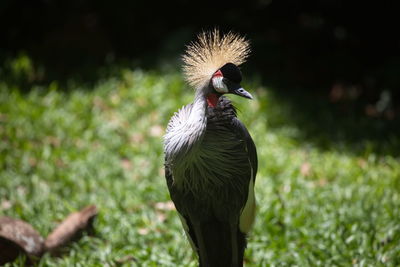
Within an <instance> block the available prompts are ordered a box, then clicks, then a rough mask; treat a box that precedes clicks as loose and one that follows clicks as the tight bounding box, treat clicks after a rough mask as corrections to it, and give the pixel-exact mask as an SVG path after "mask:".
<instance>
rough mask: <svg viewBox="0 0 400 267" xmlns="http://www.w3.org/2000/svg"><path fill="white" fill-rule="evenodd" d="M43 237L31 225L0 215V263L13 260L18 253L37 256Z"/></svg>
mask: <svg viewBox="0 0 400 267" xmlns="http://www.w3.org/2000/svg"><path fill="white" fill-rule="evenodd" d="M43 244H44V241H43V238H42V236H41V235H40V234H39V233H38V232H37V231H36V230H35V229H33V227H32V226H31V225H30V224H28V223H26V222H24V221H22V220H18V219H13V218H10V217H6V216H4V217H0V265H2V264H5V263H6V262H9V261H13V260H14V259H15V258H16V257H18V255H19V254H20V253H23V254H26V255H27V256H28V257H30V258H31V257H39V256H41V255H42V253H43Z"/></svg>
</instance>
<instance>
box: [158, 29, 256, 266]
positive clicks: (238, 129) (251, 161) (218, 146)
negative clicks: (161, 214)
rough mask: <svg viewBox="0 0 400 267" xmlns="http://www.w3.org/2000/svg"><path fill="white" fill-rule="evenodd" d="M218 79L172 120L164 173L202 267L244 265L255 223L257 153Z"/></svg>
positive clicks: (230, 72)
mask: <svg viewBox="0 0 400 267" xmlns="http://www.w3.org/2000/svg"><path fill="white" fill-rule="evenodd" d="M215 38H216V37H215V36H214V39H215ZM214 39H213V40H214ZM226 63H228V62H226ZM228 64H232V63H228ZM232 65H233V64H232ZM219 67H220V68H221V67H222V66H219ZM231 67H232V66H231V65H228V67H225V69H224V68H221V70H222V72H221V75H222V73H224V74H226V75H225V76H231V79H233V80H234V75H235V71H237V70H236V69H232V70H230V69H229V68H231ZM232 68H234V67H232ZM215 71H217V70H214V72H215ZM218 77H219V76H218V75H215V74H214V75H213V76H211V77H210V79H209V82H208V83H207V82H205V83H203V85H202V86H200V88H198V89H197V90H196V95H195V99H194V102H193V103H192V104H189V105H187V106H184V107H183V108H182V109H181V110H179V112H177V113H175V115H174V116H173V117H172V118H171V120H170V122H169V124H168V127H167V133H166V135H165V141H164V145H165V171H166V179H167V185H168V188H169V191H170V195H171V198H172V200H173V202H174V204H175V206H176V209H177V211H178V212H179V214H180V218H181V220H182V224H183V226H184V228H185V231H186V233H187V235H188V237H189V239H190V242H191V245H192V247H193V249H194V250H195V251H196V252H197V253H198V255H199V260H200V266H204V267H214V266H215V267H217V266H219V267H225V266H226V267H236V266H242V265H243V254H244V249H245V247H246V234H247V232H248V231H249V230H250V228H251V225H252V223H253V220H254V213H255V197H254V182H255V175H256V172H257V154H256V149H255V145H254V143H253V141H252V139H251V137H250V135H249V133H248V131H247V130H246V128H245V127H244V125H243V124H242V123H241V122H240V121H239V120H238V119H237V117H236V110H235V108H234V107H233V105H232V104H231V102H230V101H229V100H228V99H227V98H225V97H224V96H222V93H220V92H219V91H220V88H217V89H218V90H217V91H216V88H215V86H213V85H215V84H217V82H218V80H217V81H213V80H211V78H218ZM240 78H241V77H240ZM235 88H236V87H235ZM236 89H237V90H239V89H241V90H243V89H242V88H236ZM243 91H244V90H243ZM243 91H241V93H243ZM244 92H246V91H244ZM246 93H247V92H246ZM238 94H239V93H238ZM243 94H244V93H243ZM247 94H248V93H247ZM245 97H249V98H250V97H251V95H250V94H248V95H245Z"/></svg>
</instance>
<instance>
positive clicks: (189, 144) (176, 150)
mask: <svg viewBox="0 0 400 267" xmlns="http://www.w3.org/2000/svg"><path fill="white" fill-rule="evenodd" d="M204 89H206V88H204ZM206 111H207V100H206V90H197V91H196V95H195V99H194V102H193V104H191V105H187V106H184V107H183V108H181V109H180V110H179V111H178V112H177V113H175V115H174V116H173V117H172V118H171V120H170V122H169V124H168V127H167V132H166V134H165V136H164V149H165V156H166V164H168V165H170V167H172V168H173V169H184V168H182V167H184V166H181V165H182V164H185V162H187V161H190V159H191V158H192V157H193V154H195V153H196V149H197V147H196V145H198V144H199V143H200V141H201V139H202V137H203V135H204V133H205V130H206V126H207V116H206ZM178 166H180V168H177V167H178Z"/></svg>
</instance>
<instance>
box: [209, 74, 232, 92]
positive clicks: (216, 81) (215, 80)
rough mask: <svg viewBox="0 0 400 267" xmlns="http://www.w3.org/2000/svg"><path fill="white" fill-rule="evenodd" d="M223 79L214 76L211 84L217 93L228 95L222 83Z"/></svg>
mask: <svg viewBox="0 0 400 267" xmlns="http://www.w3.org/2000/svg"><path fill="white" fill-rule="evenodd" d="M223 79H224V77H222V76H216V77H214V78H212V84H213V86H214V89H215V91H217V92H218V93H222V94H224V93H228V87H226V84H225V83H224V82H223Z"/></svg>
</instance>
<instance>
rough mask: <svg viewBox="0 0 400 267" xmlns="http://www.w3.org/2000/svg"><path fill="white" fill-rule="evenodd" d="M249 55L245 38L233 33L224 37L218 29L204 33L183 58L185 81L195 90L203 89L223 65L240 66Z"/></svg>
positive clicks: (189, 47)
mask: <svg viewBox="0 0 400 267" xmlns="http://www.w3.org/2000/svg"><path fill="white" fill-rule="evenodd" d="M249 54H250V43H249V41H248V40H246V39H245V38H244V37H242V36H240V35H238V34H236V33H233V32H229V33H227V34H225V35H222V34H221V33H220V32H219V30H218V29H214V30H212V31H203V32H201V33H200V34H199V35H198V36H197V40H196V41H195V42H192V43H190V44H189V45H188V46H187V48H186V51H185V54H184V55H183V57H182V59H183V63H184V64H183V73H184V75H185V79H186V81H187V82H188V83H189V84H190V85H191V86H193V87H194V88H200V87H203V86H205V85H206V83H208V82H209V80H210V79H211V77H212V75H213V74H214V72H216V71H217V70H218V69H220V68H221V67H222V66H223V65H225V64H226V63H233V64H235V65H236V66H239V65H240V64H242V63H244V62H245V61H246V58H247V57H248V56H249Z"/></svg>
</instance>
